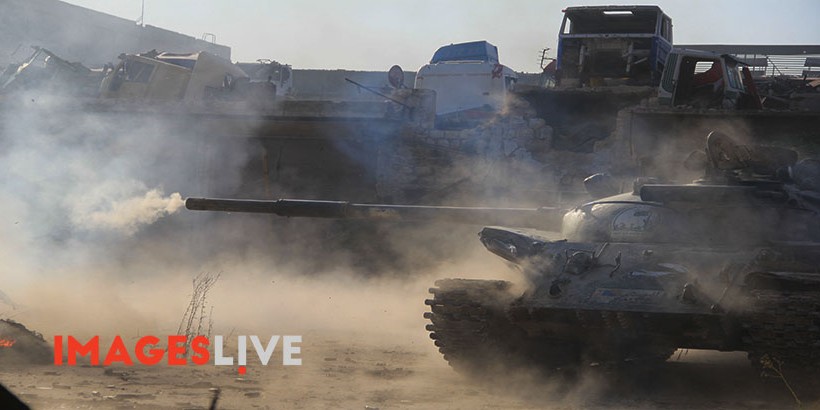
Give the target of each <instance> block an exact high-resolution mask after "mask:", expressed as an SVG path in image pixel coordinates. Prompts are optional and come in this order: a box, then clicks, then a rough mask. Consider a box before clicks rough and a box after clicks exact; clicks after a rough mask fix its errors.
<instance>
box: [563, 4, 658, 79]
mask: <svg viewBox="0 0 820 410" xmlns="http://www.w3.org/2000/svg"><path fill="white" fill-rule="evenodd" d="M563 12H564V20H563V21H562V22H561V31H560V32H559V34H558V53H557V57H556V60H555V61H556V62H555V69H556V72H555V83H556V86H559V87H595V86H601V85H611V84H612V83H617V84H628V85H653V86H654V85H657V84H658V82H659V81H660V77H661V73H662V72H663V67H664V64H665V62H666V56H667V54H668V53H669V50H670V49H672V19H671V18H669V16H667V15H666V14H664V12H663V11H662V10H661V9H660V8H659V7H658V6H581V7H567V8H566V9H564V10H563Z"/></svg>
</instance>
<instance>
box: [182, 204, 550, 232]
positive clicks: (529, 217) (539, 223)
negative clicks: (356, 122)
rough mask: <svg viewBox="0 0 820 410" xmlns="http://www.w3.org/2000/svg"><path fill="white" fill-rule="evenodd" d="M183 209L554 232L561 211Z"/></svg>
mask: <svg viewBox="0 0 820 410" xmlns="http://www.w3.org/2000/svg"><path fill="white" fill-rule="evenodd" d="M185 207H186V208H187V209H190V210H195V211H218V212H246V213H262V214H275V215H279V216H285V217H306V218H335V219H376V220H429V221H449V222H455V223H463V224H477V225H514V226H526V227H540V228H548V229H554V228H557V227H559V226H560V221H561V218H562V217H563V214H564V210H562V209H559V208H552V207H541V208H492V207H456V206H421V205H386V204H356V203H351V202H346V201H316V200H304V199H278V200H250V199H216V198H188V199H186V200H185Z"/></svg>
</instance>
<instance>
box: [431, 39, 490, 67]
mask: <svg viewBox="0 0 820 410" xmlns="http://www.w3.org/2000/svg"><path fill="white" fill-rule="evenodd" d="M442 61H483V62H488V63H496V64H498V48H497V47H496V46H494V45H492V44H490V43H488V42H486V41H472V42H469V43H459V44H450V45H449V46H443V47H440V48H439V49H438V50H436V53H435V54H433V59H431V60H430V64H435V63H439V62H442Z"/></svg>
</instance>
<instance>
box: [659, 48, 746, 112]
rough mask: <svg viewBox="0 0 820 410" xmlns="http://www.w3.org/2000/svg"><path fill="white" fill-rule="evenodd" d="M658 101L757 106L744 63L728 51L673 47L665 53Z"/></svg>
mask: <svg viewBox="0 0 820 410" xmlns="http://www.w3.org/2000/svg"><path fill="white" fill-rule="evenodd" d="M658 104H659V105H666V106H676V107H680V106H691V107H695V108H722V109H749V108H752V109H760V108H762V107H761V103H760V98H759V96H758V95H757V90H756V88H755V85H754V81H753V80H752V76H751V73H750V72H749V70H748V68H747V67H746V64H745V63H744V62H743V61H741V60H738V59H736V58H735V57H733V56H731V55H728V54H717V53H713V52H708V51H700V50H688V49H681V48H676V49H673V50H672V51H671V52H670V53H669V56H668V59H667V62H666V69H665V70H664V73H663V77H662V79H661V84H660V87H659V88H658Z"/></svg>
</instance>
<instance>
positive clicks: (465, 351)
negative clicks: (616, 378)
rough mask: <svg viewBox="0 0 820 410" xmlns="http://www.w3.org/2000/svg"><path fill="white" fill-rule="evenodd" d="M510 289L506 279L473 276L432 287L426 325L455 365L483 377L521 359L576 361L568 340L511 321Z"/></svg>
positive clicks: (528, 362)
mask: <svg viewBox="0 0 820 410" xmlns="http://www.w3.org/2000/svg"><path fill="white" fill-rule="evenodd" d="M509 289H510V283H509V282H506V281H500V280H471V279H443V280H439V281H436V287H435V288H430V293H432V294H433V295H434V297H433V298H432V299H427V300H425V304H426V305H428V306H430V311H429V312H425V314H424V317H425V318H426V319H429V320H430V324H428V325H427V327H426V328H427V330H428V331H429V332H430V338H431V339H433V340H434V344H435V345H436V346H437V347H438V350H439V352H441V353H442V354H443V355H444V359H445V360H446V361H447V362H448V363H449V364H450V367H452V368H453V369H455V370H456V371H458V372H459V373H462V374H465V375H469V376H479V377H481V376H490V375H492V374H495V373H505V372H508V371H510V370H512V369H516V368H520V366H522V365H524V366H529V367H532V366H535V368H537V369H539V370H548V369H556V368H558V367H562V366H566V365H575V364H577V360H576V358H577V357H578V355H577V353H576V352H575V351H574V350H573V349H574V346H571V345H570V344H568V342H566V341H551V340H545V339H542V338H534V337H530V336H528V335H527V334H526V332H525V331H524V330H522V329H521V328H519V327H517V326H515V325H514V324H513V323H512V322H511V321H510V319H509V317H508V316H507V309H508V308H509V306H510V304H511V303H512V302H513V299H514V297H513V295H512V294H511V292H510V291H509Z"/></svg>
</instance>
